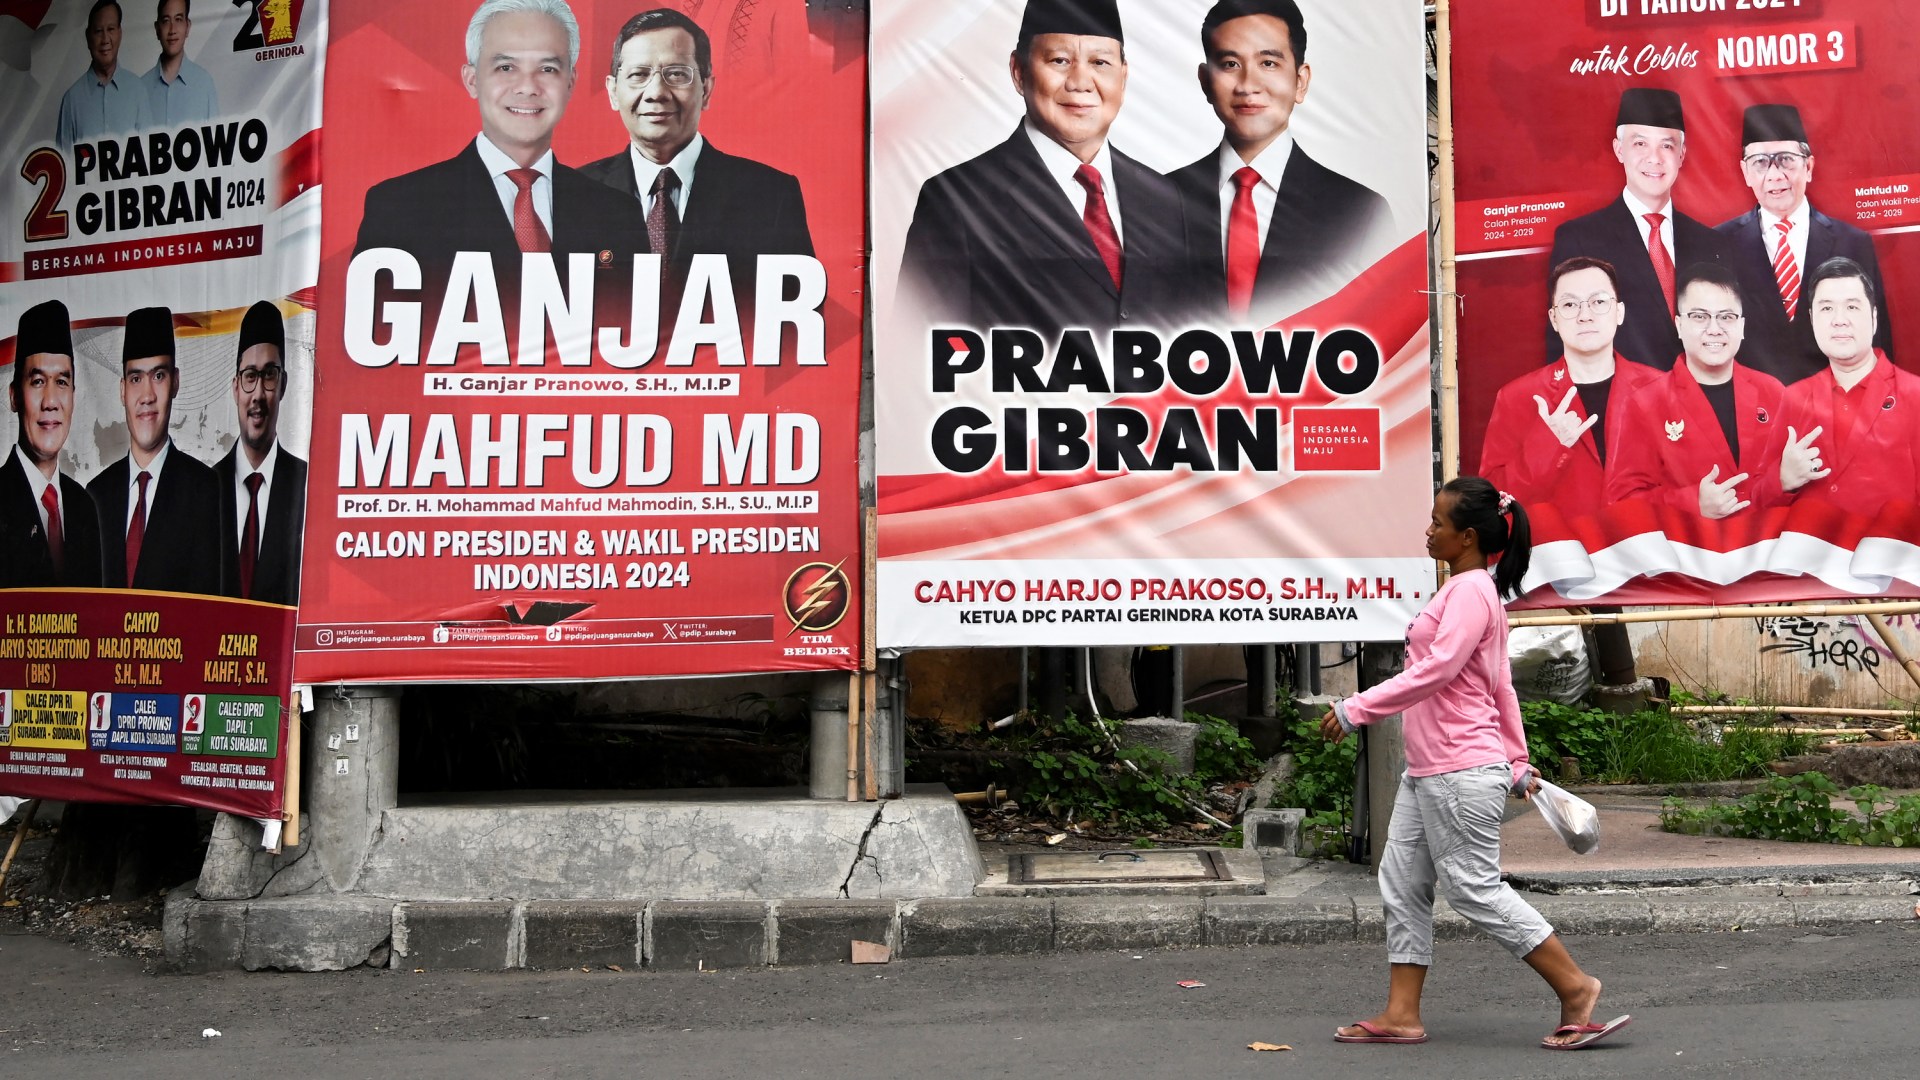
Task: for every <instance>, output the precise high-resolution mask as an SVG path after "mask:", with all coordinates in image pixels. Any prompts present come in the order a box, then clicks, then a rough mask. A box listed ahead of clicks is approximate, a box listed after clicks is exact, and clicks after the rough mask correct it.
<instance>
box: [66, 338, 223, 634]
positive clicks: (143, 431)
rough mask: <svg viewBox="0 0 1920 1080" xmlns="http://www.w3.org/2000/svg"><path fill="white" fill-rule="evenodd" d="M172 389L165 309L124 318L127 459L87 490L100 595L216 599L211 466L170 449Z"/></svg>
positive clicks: (175, 375)
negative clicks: (95, 529) (96, 532)
mask: <svg viewBox="0 0 1920 1080" xmlns="http://www.w3.org/2000/svg"><path fill="white" fill-rule="evenodd" d="M179 392H180V368H179V365H178V364H177V363H176V362H175V359H174V346H173V312H171V311H169V310H167V309H166V308H163V307H147V308H140V309H138V310H136V311H134V312H132V313H130V314H129V315H128V316H127V320H126V330H125V334H124V336H123V337H122V339H121V346H120V404H121V405H122V406H124V407H125V409H126V416H127V456H126V457H123V458H121V459H120V460H118V461H116V462H114V463H113V464H111V465H109V466H107V467H106V468H105V469H104V470H102V471H101V473H100V475H98V476H96V477H94V478H93V480H92V481H90V482H89V483H88V484H87V493H88V494H90V495H92V496H93V505H94V507H95V509H96V510H97V511H98V512H99V514H100V537H101V541H100V547H101V556H102V557H101V570H102V574H103V583H104V584H105V585H106V587H107V588H109V589H154V590H159V591H163V592H185V593H205V594H207V595H210V596H218V595H220V594H221V593H222V592H224V591H225V590H224V589H222V588H221V566H220V488H219V485H218V483H217V482H216V481H215V480H214V476H213V470H212V469H210V468H208V467H207V466H206V465H204V464H202V463H201V462H199V461H196V460H194V459H193V458H191V457H188V456H187V455H186V454H185V453H184V452H183V451H181V450H180V448H179V447H177V446H174V445H173V437H172V435H171V434H170V433H169V428H170V427H171V425H172V423H173V402H174V399H175V398H176V397H177V396H178V395H179Z"/></svg>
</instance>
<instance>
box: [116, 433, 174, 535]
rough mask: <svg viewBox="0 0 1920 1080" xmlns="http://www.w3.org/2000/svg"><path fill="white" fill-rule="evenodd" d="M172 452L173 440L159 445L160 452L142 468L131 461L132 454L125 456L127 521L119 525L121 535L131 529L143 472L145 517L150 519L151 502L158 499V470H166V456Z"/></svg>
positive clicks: (151, 513)
mask: <svg viewBox="0 0 1920 1080" xmlns="http://www.w3.org/2000/svg"><path fill="white" fill-rule="evenodd" d="M172 451H173V440H172V439H168V440H167V441H166V442H165V443H164V444H162V445H161V447H160V452H159V453H157V454H155V455H153V460H152V461H149V462H147V463H146V465H144V466H143V465H141V464H140V463H139V462H137V461H135V460H133V455H132V454H128V455H127V520H125V521H123V522H121V523H120V531H121V532H122V533H125V532H126V531H127V530H128V529H130V528H132V527H133V510H134V507H136V506H139V505H140V474H141V473H143V472H144V473H146V474H147V517H148V519H149V520H151V519H152V517H153V501H154V500H155V499H157V498H159V493H160V470H161V469H164V468H166V466H167V455H168V454H169V453H171V452H172Z"/></svg>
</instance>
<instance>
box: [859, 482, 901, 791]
mask: <svg viewBox="0 0 1920 1080" xmlns="http://www.w3.org/2000/svg"><path fill="white" fill-rule="evenodd" d="M861 518H862V521H861V529H860V531H861V539H862V541H863V543H862V544H861V548H862V549H863V550H864V552H865V557H864V558H862V559H861V570H860V599H861V604H860V607H861V609H862V610H861V616H860V639H861V643H862V644H861V648H860V668H861V671H862V677H863V679H864V682H865V687H866V694H865V705H864V707H863V708H862V709H861V710H860V730H861V733H862V738H861V746H862V747H863V750H862V753H861V761H862V762H863V763H864V764H865V766H866V780H867V782H866V792H865V794H866V798H867V801H868V802H873V801H874V800H876V799H878V798H879V797H880V770H879V769H878V768H877V767H876V763H875V759H876V755H877V754H878V753H879V751H878V749H877V745H878V743H879V739H877V738H876V737H875V735H874V713H875V703H876V702H877V701H878V700H879V697H880V690H879V685H878V678H879V677H878V675H876V674H875V669H876V668H878V667H879V664H880V662H879V657H878V654H877V651H876V649H875V647H874V642H873V629H874V609H875V608H876V607H877V606H878V605H876V604H875V603H874V599H873V597H874V588H875V583H876V579H877V577H878V572H877V569H876V566H877V563H878V560H879V546H878V542H879V538H880V512H879V511H878V510H877V509H875V508H874V507H871V506H869V507H866V508H865V511H864V512H863V513H862V514H861ZM900 706H901V703H900V702H897V701H896V702H894V707H895V708H896V709H897V708H899V707H900Z"/></svg>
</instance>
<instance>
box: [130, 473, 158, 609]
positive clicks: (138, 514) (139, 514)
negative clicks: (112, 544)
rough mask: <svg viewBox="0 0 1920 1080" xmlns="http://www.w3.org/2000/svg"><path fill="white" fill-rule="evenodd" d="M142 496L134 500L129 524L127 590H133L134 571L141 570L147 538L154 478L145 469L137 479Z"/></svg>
mask: <svg viewBox="0 0 1920 1080" xmlns="http://www.w3.org/2000/svg"><path fill="white" fill-rule="evenodd" d="M135 479H136V480H137V481H138V482H139V484H140V494H139V496H138V497H137V498H135V499H134V503H133V520H132V521H131V522H129V523H128V524H127V588H129V589H131V588H133V574H134V571H136V570H138V569H140V544H141V543H142V542H143V541H144V540H146V538H147V484H148V483H149V482H150V481H151V480H152V479H153V476H152V475H151V474H150V473H148V472H147V471H146V470H145V469H142V470H140V475H139V476H138V477H136V478H135Z"/></svg>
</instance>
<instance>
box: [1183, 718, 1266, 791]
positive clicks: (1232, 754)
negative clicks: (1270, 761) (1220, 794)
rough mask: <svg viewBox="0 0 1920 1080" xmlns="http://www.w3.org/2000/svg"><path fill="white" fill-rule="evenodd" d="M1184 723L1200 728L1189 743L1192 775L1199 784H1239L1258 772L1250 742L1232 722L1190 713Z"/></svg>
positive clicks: (1258, 766)
mask: <svg viewBox="0 0 1920 1080" xmlns="http://www.w3.org/2000/svg"><path fill="white" fill-rule="evenodd" d="M1187 719H1188V720H1189V721H1190V722H1192V723H1195V724H1198V725H1200V730H1199V731H1198V732H1195V733H1194V739H1193V775H1194V777H1195V778H1196V779H1198V780H1199V781H1200V782H1201V783H1202V784H1210V783H1214V782H1215V781H1220V780H1239V779H1242V778H1243V777H1247V776H1251V775H1253V774H1254V773H1257V772H1259V771H1260V755H1258V754H1256V753H1254V750H1253V740H1251V739H1249V738H1247V737H1246V736H1244V735H1242V734H1240V729H1239V728H1237V727H1235V726H1234V725H1233V722H1232V721H1230V720H1223V719H1221V718H1220V717H1218V716H1206V715H1203V714H1201V713H1194V712H1190V713H1188V714H1187Z"/></svg>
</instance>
